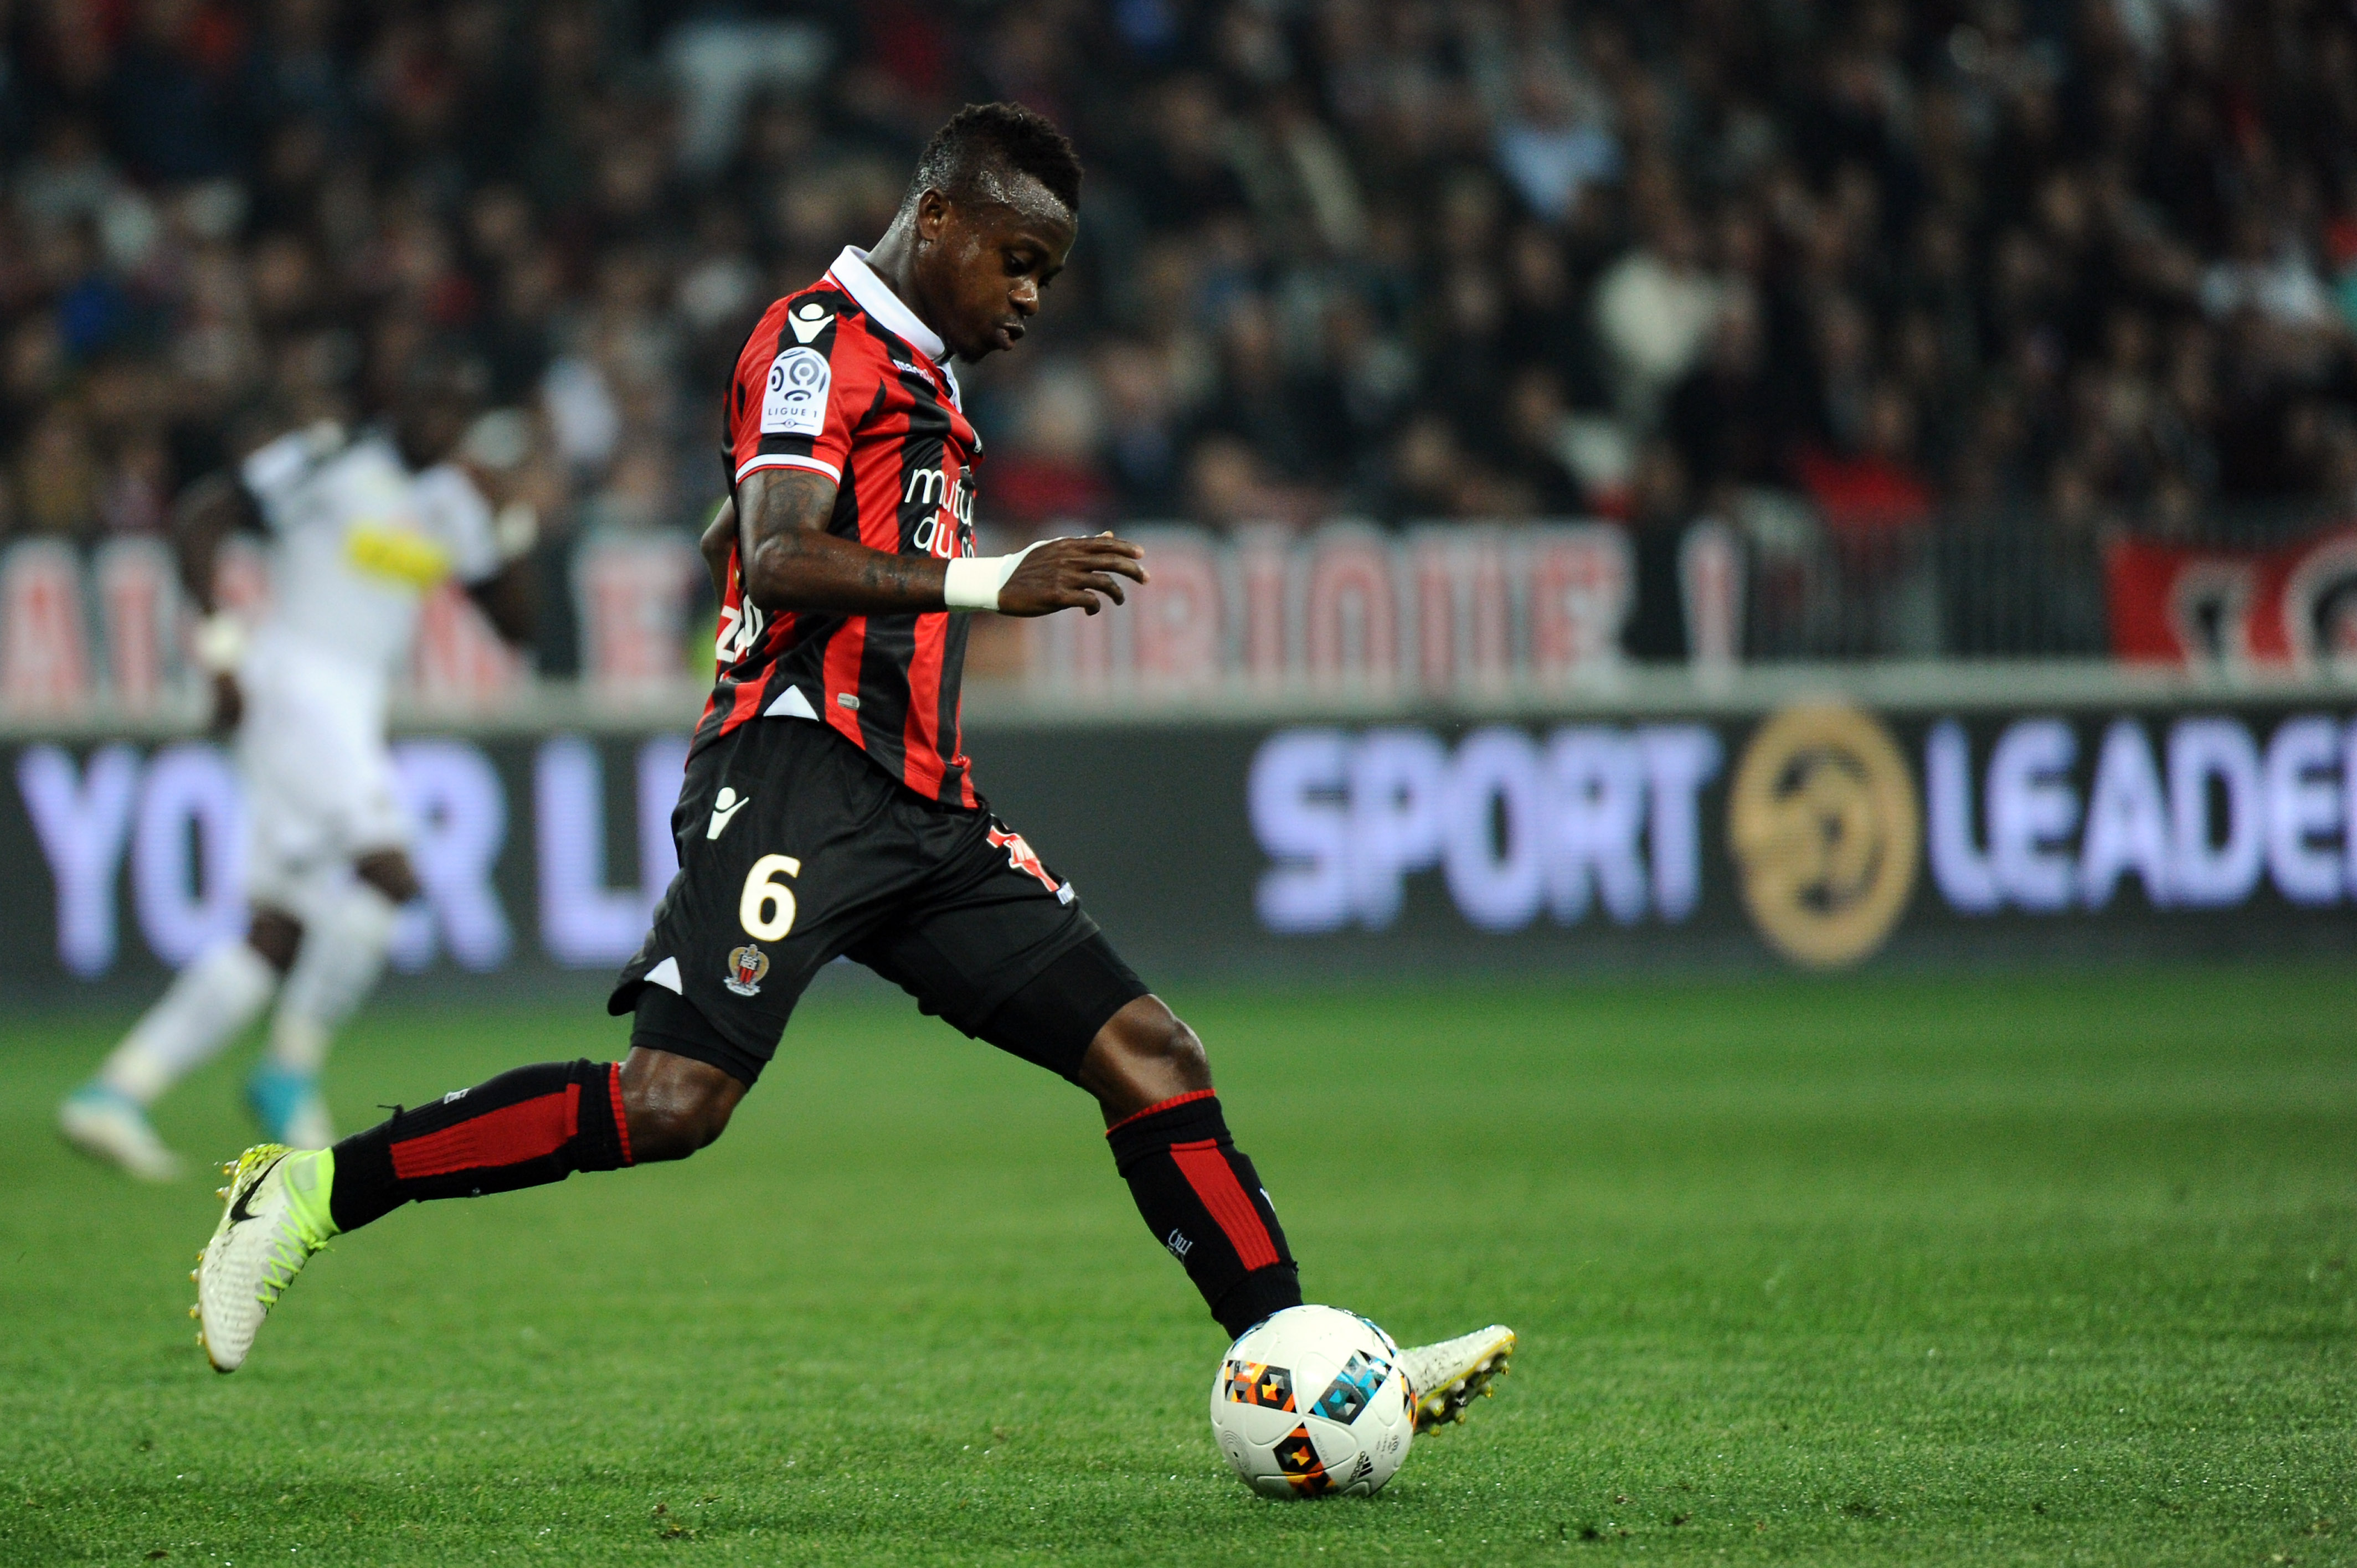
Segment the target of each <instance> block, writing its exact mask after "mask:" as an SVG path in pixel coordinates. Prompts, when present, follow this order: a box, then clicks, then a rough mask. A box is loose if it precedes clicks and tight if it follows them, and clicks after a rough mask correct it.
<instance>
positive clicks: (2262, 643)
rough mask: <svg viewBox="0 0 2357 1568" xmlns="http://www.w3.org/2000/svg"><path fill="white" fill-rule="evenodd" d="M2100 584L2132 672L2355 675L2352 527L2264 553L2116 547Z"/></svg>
mask: <svg viewBox="0 0 2357 1568" xmlns="http://www.w3.org/2000/svg"><path fill="white" fill-rule="evenodd" d="M2104 590H2105V596H2106V598H2107V599H2108V601H2109V604H2110V609H2111V622H2112V651H2113V652H2114V653H2115V654H2116V655H2118V656H2119V657H2120V658H2121V659H2123V660H2127V661H2129V662H2131V663H2142V664H2175V665H2190V664H2256V665H2270V666H2276V667H2280V668H2283V669H2287V670H2300V671H2308V670H2317V669H2329V668H2334V667H2352V666H2357V525H2352V526H2348V527H2342V528H2338V529H2334V530H2331V531H2330V532H2325V533H2321V534H2319V535H2317V536H2315V537H2314V538H2311V539H2307V540H2303V541H2301V542H2299V543H2297V544H2287V545H2282V546H2278V547H2276V548H2275V549H2271V550H2221V549H2201V548H2194V547H2190V546H2186V545H2178V544H2157V543H2152V542H2147V541H2143V540H2120V541H2115V542H2114V543H2112V544H2111V545H2110V546H2109V547H2108V548H2107V550H2106V551H2105V553H2104Z"/></svg>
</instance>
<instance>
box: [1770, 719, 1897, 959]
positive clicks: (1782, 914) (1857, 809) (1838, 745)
mask: <svg viewBox="0 0 2357 1568" xmlns="http://www.w3.org/2000/svg"><path fill="white" fill-rule="evenodd" d="M1922 839H1923V834H1922V822H1921V815H1920V813H1919V812H1918V811H1917V810H1916V804H1915V780H1914V777H1913V776H1912V775H1911V774H1910V773H1909V772H1908V769H1907V759H1906V758H1905V757H1902V756H1901V755H1900V751H1899V746H1898V745H1897V743H1895V742H1894V741H1892V740H1891V738H1890V732H1889V730H1887V729H1885V728H1883V727H1882V725H1880V724H1879V723H1878V722H1877V721H1876V720H1875V719H1873V718H1871V717H1870V716H1868V715H1867V714H1862V713H1860V712H1858V711H1857V709H1856V708H1851V707H1845V706H1842V705H1839V704H1836V703H1825V704H1813V705H1809V706H1804V707H1796V708H1787V709H1785V710H1784V711H1783V712H1782V713H1781V714H1777V715H1776V716H1775V717H1774V718H1771V719H1770V720H1769V721H1768V722H1767V723H1766V724H1764V725H1760V728H1759V729H1758V730H1757V731H1756V732H1754V734H1753V735H1752V736H1751V744H1750V745H1749V746H1748V747H1746V748H1745V750H1744V753H1743V761H1742V762H1741V764H1740V765H1739V766H1738V768H1736V771H1735V782H1734V786H1733V788H1732V789H1729V790H1728V791H1727V842H1728V843H1729V845H1730V846H1731V847H1732V848H1733V849H1734V851H1735V862H1736V865H1737V866H1738V867H1739V868H1740V871H1741V874H1742V879H1743V902H1744V904H1745V906H1746V907H1747V908H1749V909H1750V911H1751V919H1752V922H1753V923H1754V924H1755V925H1757V926H1758V927H1759V928H1760V935H1762V936H1764V937H1766V938H1767V939H1768V940H1769V943H1770V945H1771V946H1773V947H1774V948H1775V949H1776V950H1778V951H1780V952H1781V953H1783V954H1784V955H1785V956H1786V957H1787V958H1790V959H1792V960H1793V961H1796V962H1799V963H1804V964H1807V965H1809V966H1811V967H1812V968H1818V969H1830V968H1834V967H1836V966H1838V965H1841V964H1846V963H1855V962H1857V961H1858V960H1859V959H1862V958H1864V957H1866V956H1867V954H1868V953H1870V952H1872V951H1874V950H1875V949H1877V948H1878V947H1880V946H1881V945H1882V943H1883V940H1884V939H1885V938H1887V937H1888V936H1889V935H1890V929H1891V928H1892V927H1893V926H1895V925H1897V924H1898V923H1899V917H1900V914H1901V913H1902V912H1904V910H1905V909H1906V908H1907V899H1908V896H1909V895H1910V894H1911V893H1912V892H1913V891H1914V890H1915V864H1916V861H1917V859H1918V858H1919V856H1920V853H1921V847H1922Z"/></svg>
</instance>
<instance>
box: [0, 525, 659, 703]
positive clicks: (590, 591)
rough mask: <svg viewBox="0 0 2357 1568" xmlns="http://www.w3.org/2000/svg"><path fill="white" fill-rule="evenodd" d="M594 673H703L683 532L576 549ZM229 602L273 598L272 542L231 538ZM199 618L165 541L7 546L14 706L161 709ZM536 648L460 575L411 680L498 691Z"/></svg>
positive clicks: (417, 687)
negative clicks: (502, 624)
mask: <svg viewBox="0 0 2357 1568" xmlns="http://www.w3.org/2000/svg"><path fill="white" fill-rule="evenodd" d="M573 565H574V579H575V584H576V589H577V598H578V607H579V610H580V616H581V623H582V633H583V636H582V642H583V647H582V664H583V674H584V675H585V676H586V677H587V679H588V680H589V681H590V682H592V683H593V684H595V685H597V686H598V687H599V688H601V689H607V690H617V691H619V690H630V689H637V688H642V687H646V686H649V685H657V686H660V685H661V684H662V683H664V682H670V681H675V680H678V679H680V678H682V677H683V676H694V675H697V674H700V673H701V672H702V671H699V670H697V669H696V668H695V667H694V663H693V661H692V660H690V658H689V654H688V641H687V611H688V607H689V601H690V599H691V597H692V590H693V589H694V585H695V583H696V581H697V580H698V577H699V575H700V574H701V571H702V567H701V564H700V563H699V560H698V557H697V555H696V553H695V547H694V545H693V544H692V543H690V542H688V541H687V540H686V539H684V538H682V537H679V536H677V535H673V534H644V535H628V536H617V537H606V536H592V537H590V538H588V539H586V540H584V541H582V542H581V544H580V546H579V549H578V550H577V552H576V555H575V559H574V563H573ZM214 593H215V596H216V597H217V598H218V599H219V601H220V602H221V606H222V607H224V608H227V609H230V610H232V611H235V612H236V613H237V614H239V615H241V616H242V617H244V618H246V619H247V620H248V621H249V622H253V621H256V620H259V619H260V618H261V617H262V616H263V615H264V613H265V612H266V611H267V610H268V608H269V605H270V593H271V585H270V562H269V556H268V554H267V553H266V552H265V551H264V549H263V548H262V547H261V546H260V545H259V544H257V543H256V542H253V541H252V540H250V539H244V538H238V539H232V540H231V541H230V542H228V543H227V544H226V545H225V546H224V547H223V550H222V552H221V559H220V563H219V565H218V567H217V569H216V571H215V574H214ZM193 624H194V617H193V615H192V614H191V613H190V610H189V607H188V602H187V598H186V596H185V595H183V594H182V593H181V591H180V585H179V580H178V569H177V567H176V565H175V564H174V561H173V557H172V553H171V550H170V547H169V546H168V545H167V544H166V543H165V542H163V541H162V540H159V539H152V538H127V539H119V540H113V541H110V542H107V543H105V544H102V545H101V546H100V547H99V548H98V549H97V550H96V551H94V552H92V553H89V554H88V555H85V554H84V553H82V552H81V551H78V550H76V549H75V548H73V547H72V546H71V545H70V544H68V543H66V542H62V541H59V540H48V539H35V540H26V541H20V542H17V543H16V544H12V545H10V546H8V547H7V548H6V549H5V551H0V712H8V713H16V714H63V713H70V712H71V711H73V710H74V709H75V708H76V707H77V706H78V705H80V704H81V703H86V702H89V701H91V700H93V699H105V700H109V701H111V702H113V703H114V704H115V705H116V706H117V707H118V708H120V709H121V710H123V711H124V712H128V713H140V712H145V711H148V710H151V709H153V708H154V707H155V706H156V704H157V703H160V702H162V701H163V700H164V699H165V698H166V697H167V696H168V695H169V694H170V693H173V692H174V691H175V690H176V689H185V688H186V687H188V685H190V684H192V683H193V682H195V681H196V680H197V678H198V671H197V670H196V668H195V665H194V662H193V660H191V659H190V657H189V645H188V639H189V634H190V631H191V629H192V627H193ZM525 673H526V670H525V662H524V660H523V659H522V657H521V656H520V655H519V654H517V653H516V652H515V651H514V650H511V649H510V648H509V647H508V646H507V645H506V644H505V643H503V642H501V641H500V638H499V634H498V633H497V632H495V631H493V630H492V629H491V626H490V622H489V621H488V620H487V619H486V618H484V616H483V614H482V612H481V610H479V608H477V607H476V606H475V604H474V601H473V600H471V599H470V598H468V596H467V594H466V591H465V590H464V589H462V588H461V587H459V586H458V585H457V584H456V583H451V582H444V583H440V584H437V585H435V586H434V587H433V588H431V589H430V590H428V591H427V593H426V595H425V599H424V601H423V603H421V604H420V606H419V607H418V622H417V640H416V644H415V647H414V650H413V652H412V656H411V660H410V670H409V690H410V691H411V693H413V694H414V695H415V696H418V697H420V698H423V699H424V700H425V701H426V702H429V703H435V704H436V705H438V706H442V707H447V708H464V707H467V706H469V705H474V704H482V703H490V702H491V701H493V700H495V699H497V698H499V697H500V696H502V695H505V694H507V693H511V691H513V690H514V689H515V687H517V686H518V685H519V684H520V683H521V682H522V681H523V680H524V678H525Z"/></svg>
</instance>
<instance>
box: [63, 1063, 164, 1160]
mask: <svg viewBox="0 0 2357 1568" xmlns="http://www.w3.org/2000/svg"><path fill="white" fill-rule="evenodd" d="M58 1131H59V1133H61V1134H62V1135H63V1136H64V1138H65V1141H66V1142H67V1143H69V1144H72V1145H73V1146H74V1147H75V1148H77V1149H80V1150H81V1152H82V1153H83V1154H85V1155H91V1157H93V1158H95V1159H102V1160H104V1161H106V1162H107V1163H108V1164H109V1165H121V1166H122V1167H123V1168H124V1170H126V1171H129V1172H130V1173H131V1174H132V1175H133V1176H137V1177H138V1178H139V1179H140V1180H142V1181H177V1180H178V1179H179V1176H180V1156H179V1155H176V1154H174V1153H173V1152H172V1151H171V1150H169V1149H167V1148H166V1147H165V1146H164V1140H163V1139H161V1138H159V1137H157V1136H156V1129H155V1128H154V1127H152V1126H150V1125H149V1124H148V1122H147V1112H146V1111H145V1109H143V1108H142V1107H141V1106H140V1103H139V1102H138V1101H135V1100H134V1099H132V1098H131V1097H130V1096H129V1095H127V1094H125V1093H124V1092H123V1091H122V1090H119V1089H113V1088H110V1087H109V1086H108V1085H106V1084H103V1083H86V1084H84V1085H82V1086H81V1088H80V1089H77V1090H74V1091H73V1092H72V1093H71V1094H70V1095H68V1096H67V1097H66V1101H65V1103H64V1104H62V1105H60V1106H59V1107H58Z"/></svg>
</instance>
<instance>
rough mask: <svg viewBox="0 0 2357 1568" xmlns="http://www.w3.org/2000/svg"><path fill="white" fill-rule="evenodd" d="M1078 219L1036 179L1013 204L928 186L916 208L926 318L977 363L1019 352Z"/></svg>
mask: <svg viewBox="0 0 2357 1568" xmlns="http://www.w3.org/2000/svg"><path fill="white" fill-rule="evenodd" d="M1075 232H1076V230H1075V228H1074V226H1073V222H1072V216H1071V213H1070V212H1068V211H1067V210H1065V209H1064V206H1063V204H1062V203H1061V202H1060V201H1058V200H1057V199H1055V198H1054V197H1052V196H1049V194H1048V192H1047V190H1046V189H1045V188H1043V187H1041V186H1040V185H1039V182H1038V181H1037V180H1030V179H1027V180H1025V181H1024V182H1023V187H1022V188H1018V190H1017V199H1016V200H1014V201H1013V202H1011V203H1009V202H997V201H987V202H985V201H969V202H960V201H954V200H952V199H950V198H948V197H945V196H942V195H941V194H940V193H938V192H935V191H927V192H926V193H925V195H924V196H923V198H922V199H920V202H919V204H918V209H917V234H918V237H919V238H920V240H923V241H925V242H926V243H924V244H922V245H920V246H919V247H918V252H917V286H918V291H919V293H920V295H922V296H923V299H924V303H925V306H926V307H927V308H926V312H925V315H926V318H927V320H928V321H930V322H931V325H932V328H933V329H934V330H935V331H937V332H939V333H940V334H941V335H942V342H944V343H946V344H948V345H949V348H950V351H951V352H952V353H954V354H955V355H957V357H958V358H959V359H961V360H965V361H967V362H968V363H972V362H973V361H974V360H979V359H981V358H982V357H983V356H984V355H985V354H995V353H996V352H998V351H999V350H1000V349H1012V348H1013V347H1015V345H1016V343H1017V341H1019V340H1020V339H1021V338H1022V337H1023V334H1024V332H1025V331H1026V329H1027V328H1028V324H1029V322H1030V320H1031V317H1034V316H1037V315H1038V314H1039V300H1040V295H1041V294H1042V293H1043V292H1044V291H1045V290H1046V289H1047V287H1048V285H1049V284H1050V283H1052V282H1053V281H1054V280H1055V276H1056V274H1058V273H1060V272H1062V271H1063V270H1064V258H1065V257H1066V256H1068V255H1070V254H1071V249H1072V239H1073V235H1074V234H1075Z"/></svg>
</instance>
